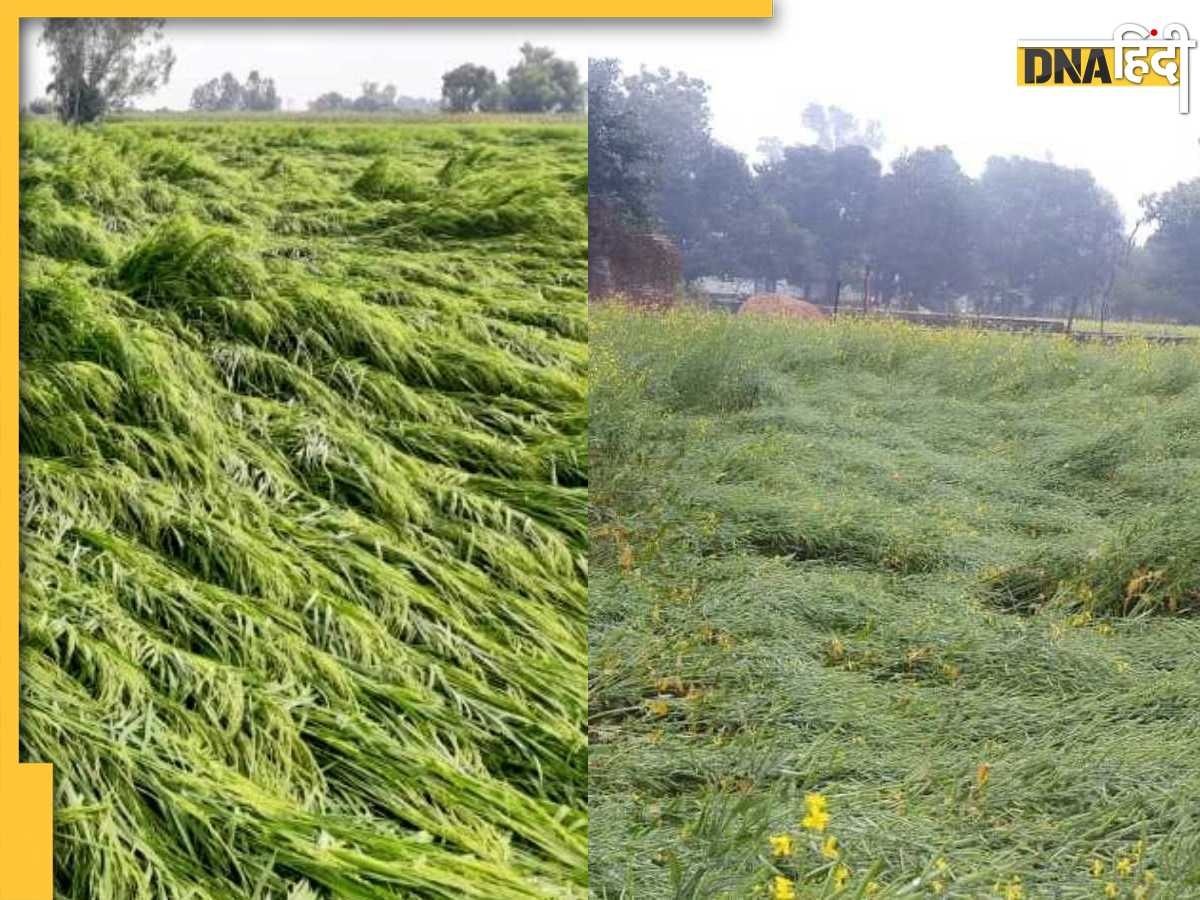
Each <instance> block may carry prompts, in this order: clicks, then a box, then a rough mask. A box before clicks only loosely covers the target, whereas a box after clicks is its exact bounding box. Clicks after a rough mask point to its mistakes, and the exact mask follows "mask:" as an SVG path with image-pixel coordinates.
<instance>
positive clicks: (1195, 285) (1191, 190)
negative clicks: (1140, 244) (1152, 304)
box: [1142, 178, 1200, 322]
mask: <svg viewBox="0 0 1200 900" xmlns="http://www.w3.org/2000/svg"><path fill="white" fill-rule="evenodd" d="M1142 207H1143V209H1144V211H1145V217H1146V220H1147V221H1148V222H1149V223H1151V224H1152V225H1155V226H1157V228H1156V230H1155V232H1154V233H1153V234H1152V235H1150V237H1149V238H1148V239H1147V240H1146V247H1145V255H1146V275H1147V281H1148V284H1149V285H1150V287H1151V288H1152V289H1153V290H1154V291H1155V292H1157V293H1159V294H1160V295H1161V296H1160V298H1159V304H1160V306H1159V310H1158V311H1159V313H1160V314H1162V313H1165V314H1166V315H1169V316H1170V317H1171V318H1175V319H1178V320H1180V321H1186V322H1200V178H1193V179H1192V180H1191V181H1184V182H1180V183H1179V184H1177V185H1175V187H1173V188H1171V189H1170V190H1169V191H1166V192H1165V193H1163V194H1151V195H1149V196H1147V197H1145V198H1143V200H1142Z"/></svg>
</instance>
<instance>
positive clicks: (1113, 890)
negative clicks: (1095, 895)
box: [1104, 881, 1120, 897]
mask: <svg viewBox="0 0 1200 900" xmlns="http://www.w3.org/2000/svg"><path fill="white" fill-rule="evenodd" d="M1119 893H1120V888H1118V887H1117V883H1116V882H1115V881H1110V882H1108V884H1106V885H1104V896H1105V897H1115V896H1117V894H1119Z"/></svg>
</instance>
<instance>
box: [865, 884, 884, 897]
mask: <svg viewBox="0 0 1200 900" xmlns="http://www.w3.org/2000/svg"><path fill="white" fill-rule="evenodd" d="M879 891H880V887H879V882H878V881H868V882H867V887H866V890H864V891H863V893H865V894H866V895H867V896H868V897H875V896H878V894H879Z"/></svg>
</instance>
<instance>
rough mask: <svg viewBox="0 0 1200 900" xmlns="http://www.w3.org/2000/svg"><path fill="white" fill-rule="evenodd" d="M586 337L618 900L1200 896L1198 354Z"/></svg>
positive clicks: (895, 329) (656, 330) (603, 883)
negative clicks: (650, 899)
mask: <svg viewBox="0 0 1200 900" xmlns="http://www.w3.org/2000/svg"><path fill="white" fill-rule="evenodd" d="M591 329H592V330H591V358H592V362H591V380H590V390H591V394H590V435H591V437H590V461H591V514H590V525H589V527H590V534H591V539H592V543H591V546H592V555H593V566H594V568H593V571H592V577H591V600H590V613H589V616H590V628H589V642H590V646H591V673H590V681H591V686H590V687H591V692H590V709H589V733H590V744H591V749H590V763H589V769H590V823H591V860H590V876H591V880H590V891H591V893H592V895H593V896H594V897H597V898H605V900H616V898H630V897H639V898H640V897H647V898H648V897H655V898H657V897H669V898H753V897H759V898H772V900H791V898H815V897H847V898H850V897H853V898H867V897H873V898H885V897H960V898H988V897H998V898H1005V900H1021V898H1064V900H1068V898H1069V900H1075V898H1078V900H1083V898H1102V897H1121V898H1194V897H1200V806H1198V805H1197V803H1196V800H1195V798H1196V797H1200V754H1197V748H1198V747H1200V621H1198V619H1197V613H1200V514H1198V512H1200V350H1198V349H1197V348H1196V347H1195V346H1190V345H1180V346H1170V347H1168V346H1156V345H1151V344H1149V343H1147V342H1144V341H1130V342H1127V343H1122V344H1120V345H1115V346H1102V345H1091V344H1078V343H1074V342H1072V341H1070V340H1069V339H1066V338H1059V337H1051V336H1040V335H1012V334H1003V333H997V332H993V333H977V332H972V331H967V330H961V329H955V330H945V331H940V330H923V329H921V328H920V327H917V326H910V325H905V324H900V323H895V322H870V321H847V320H839V321H836V322H815V323H807V322H794V323H788V322H780V321H764V320H755V319H752V318H750V317H739V316H728V315H723V314H719V313H697V312H670V313H650V314H647V313H637V312H631V311H627V310H621V309H616V308H613V309H604V310H601V311H598V312H596V313H595V314H594V315H593V321H592V324H591Z"/></svg>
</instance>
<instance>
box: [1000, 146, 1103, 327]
mask: <svg viewBox="0 0 1200 900" xmlns="http://www.w3.org/2000/svg"><path fill="white" fill-rule="evenodd" d="M980 201H981V206H980V209H981V217H982V222H981V225H982V227H981V228H980V236H981V239H980V252H981V259H982V261H983V265H984V275H985V284H984V298H983V299H984V303H985V305H986V306H987V307H989V308H992V309H995V310H997V311H1000V312H1003V313H1026V314H1032V315H1065V316H1068V317H1071V316H1073V315H1074V313H1075V312H1076V310H1078V309H1079V308H1080V306H1081V305H1083V304H1087V303H1089V302H1090V301H1091V300H1092V299H1094V298H1095V297H1096V296H1097V295H1098V294H1099V292H1100V291H1101V290H1102V289H1103V287H1104V285H1105V284H1106V283H1107V281H1108V280H1109V277H1110V275H1111V272H1112V269H1113V266H1115V265H1117V263H1118V262H1119V260H1120V258H1121V256H1122V254H1123V248H1124V243H1125V237H1124V221H1123V219H1122V217H1121V213H1120V210H1119V208H1118V206H1117V202H1116V200H1114V199H1113V197H1112V195H1111V194H1109V193H1108V192H1107V191H1106V190H1104V188H1102V187H1100V185H1098V184H1097V183H1096V180H1095V178H1093V177H1092V174H1091V172H1089V171H1087V170H1086V169H1069V168H1066V167H1064V166H1059V165H1055V164H1054V163H1051V162H1041V161H1038V160H1033V159H1025V158H1022V157H998V156H994V157H992V158H991V159H989V160H988V161H987V165H986V167H985V168H984V172H983V176H982V178H981V179H980Z"/></svg>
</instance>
